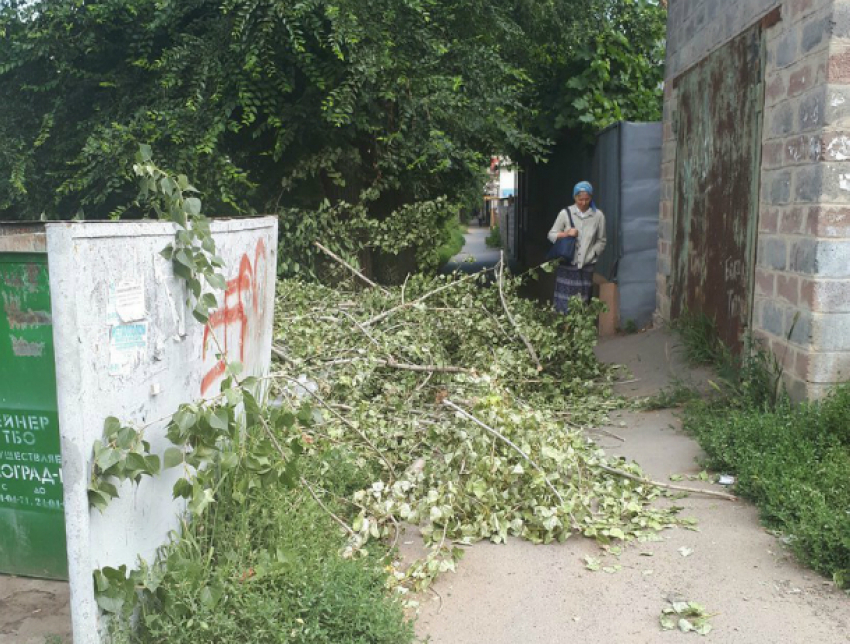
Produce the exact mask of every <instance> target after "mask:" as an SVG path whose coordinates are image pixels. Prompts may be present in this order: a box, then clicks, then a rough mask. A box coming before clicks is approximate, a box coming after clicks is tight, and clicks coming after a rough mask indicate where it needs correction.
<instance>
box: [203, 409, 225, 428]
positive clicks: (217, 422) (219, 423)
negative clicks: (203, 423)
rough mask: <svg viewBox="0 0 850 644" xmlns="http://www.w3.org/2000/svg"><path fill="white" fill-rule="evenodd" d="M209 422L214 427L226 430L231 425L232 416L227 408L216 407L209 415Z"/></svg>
mask: <svg viewBox="0 0 850 644" xmlns="http://www.w3.org/2000/svg"><path fill="white" fill-rule="evenodd" d="M207 422H208V423H209V424H210V427H212V428H213V429H217V430H219V431H225V430H227V428H228V426H229V425H230V417H229V416H228V413H227V410H226V409H216V410H214V411H213V412H212V413H210V414H209V416H207Z"/></svg>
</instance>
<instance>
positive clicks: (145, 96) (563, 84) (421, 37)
mask: <svg viewBox="0 0 850 644" xmlns="http://www.w3.org/2000/svg"><path fill="white" fill-rule="evenodd" d="M663 19H664V10H663V9H662V8H660V7H659V6H658V5H657V4H656V3H654V2H653V1H652V0H590V2H587V1H585V2H578V1H577V0H548V1H544V2H541V1H539V0H375V1H373V2H367V3H364V2H360V1H358V0H298V1H291V0H223V1H222V0H216V1H212V0H182V1H181V2H175V1H173V0H40V1H37V2H30V1H22V0H5V1H4V2H0V82H2V84H3V87H4V92H3V95H2V96H1V97H0V139H2V140H3V146H2V149H0V217H2V218H4V219H9V218H11V219H33V218H38V217H39V216H42V215H43V216H45V217H47V218H70V217H73V216H75V215H76V216H85V217H96V218H102V217H105V216H107V215H108V214H112V215H114V216H118V215H123V216H134V215H135V216H140V213H139V212H137V211H136V212H134V211H133V209H132V207H128V204H131V203H132V201H133V197H134V195H135V190H134V185H133V184H134V181H133V173H132V165H133V159H134V156H135V154H136V152H137V150H138V146H139V144H140V143H145V144H149V145H150V146H151V147H152V149H153V153H154V158H156V159H157V161H158V163H160V164H161V165H162V167H164V168H168V169H169V171H171V172H173V173H175V174H178V173H179V174H186V175H188V176H191V177H193V179H194V182H195V184H196V185H197V186H198V188H199V189H200V190H201V192H202V194H203V198H204V202H205V204H207V205H208V211H209V212H211V213H216V214H219V215H228V214H242V213H252V212H268V211H273V212H281V213H282V221H283V226H282V229H283V232H284V242H285V243H286V244H287V245H288V247H290V248H291V249H292V252H290V253H289V257H290V258H292V262H291V263H292V266H290V267H289V268H288V269H287V271H288V272H290V273H298V272H303V271H304V270H306V268H307V266H306V265H305V264H304V263H303V257H302V254H299V253H298V252H297V250H298V249H299V248H304V247H306V246H308V245H309V243H310V242H312V241H313V240H314V239H315V238H316V237H315V235H317V234H319V235H320V236H322V237H324V238H325V239H326V241H329V242H331V243H332V244H336V242H337V241H339V242H340V243H339V244H336V245H337V246H338V247H339V248H340V249H341V250H356V249H359V248H362V247H363V246H364V245H365V246H372V247H377V248H382V249H383V250H386V251H390V252H398V251H399V250H402V249H404V248H405V247H406V248H409V249H410V250H411V251H412V252H414V253H416V254H417V256H418V259H419V260H420V263H421V262H422V261H423V260H427V251H428V249H433V248H435V247H436V246H438V245H439V244H440V243H441V242H442V241H443V240H442V239H440V238H439V237H440V235H439V234H438V233H437V232H436V231H440V230H442V229H443V228H444V226H443V223H444V222H445V221H446V220H447V219H448V218H449V217H451V216H453V215H454V214H455V213H456V211H457V209H458V208H459V207H460V205H461V204H462V203H463V202H464V200H465V199H466V198H467V195H468V194H469V193H470V191H476V190H480V184H481V182H482V181H481V169H482V168H483V167H484V166H485V161H486V159H487V158H488V157H489V155H490V154H491V153H493V152H504V153H508V154H516V155H520V154H522V155H524V156H526V157H542V156H545V153H546V140H547V137H551V136H552V135H553V134H554V133H556V132H557V130H558V129H563V128H580V129H582V130H584V131H586V132H592V131H593V130H594V129H596V128H597V127H599V126H600V125H606V124H607V123H608V122H610V121H613V120H616V119H617V118H621V117H622V118H655V117H657V114H658V109H659V100H658V99H659V96H658V94H659V89H658V86H659V81H660V78H661V68H660V53H659V52H660V47H662V40H661V39H662V35H663ZM128 210H129V211H128ZM308 220H309V221H308ZM420 220H421V225H419V226H417V235H416V236H415V237H414V236H413V235H411V234H409V233H408V234H407V239H405V240H402V241H399V240H398V239H397V237H398V236H399V235H402V236H403V235H404V234H405V231H409V230H411V224H413V223H414V222H417V221H420ZM308 235H311V236H312V237H310V238H308V237H307V236H308ZM376 236H377V237H380V238H381V239H384V240H387V239H389V240H390V241H389V242H387V241H384V242H376V241H374V239H375V237H376ZM411 237H414V238H413V239H411ZM382 243H383V244H384V245H383V246H381V244H382ZM426 263H427V261H426Z"/></svg>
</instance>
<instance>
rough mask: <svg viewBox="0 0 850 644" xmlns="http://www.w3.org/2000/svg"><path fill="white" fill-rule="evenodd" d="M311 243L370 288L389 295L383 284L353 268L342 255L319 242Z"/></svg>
mask: <svg viewBox="0 0 850 644" xmlns="http://www.w3.org/2000/svg"><path fill="white" fill-rule="evenodd" d="M313 243H314V244H315V245H316V248H318V249H319V250H320V251H322V252H323V253H325V254H326V255H328V256H329V257H330V258H331V259H333V260H336V261H337V262H339V263H340V264H342V265H343V266H345V268H347V269H348V270H349V271H351V272H352V273H354V274H355V275H356V276H357V277H359V278H360V279H361V280H363V281H364V282H366V283H367V284H368V285H369V286H371V287H372V288H377V289H380V290H381V291H383V292H384V294H385V295H389V294H390V292H389V291H388V290H387V289H385V288H384V287H383V286H381V285H379V284H376V283H375V282H373V281H372V280H370V279H369V278H368V277H366V276H365V275H364V274H363V273H361V272H360V271H358V270H357V269H356V268H354V267H353V266H352V265H351V264H349V263H348V262H346V261H345V260H344V259H343V258H342V257H340V256H339V255H337V254H336V253H334V252H333V251H332V250H329V249H327V248H325V247H324V246H322V245H321V244H320V243H319V242H313Z"/></svg>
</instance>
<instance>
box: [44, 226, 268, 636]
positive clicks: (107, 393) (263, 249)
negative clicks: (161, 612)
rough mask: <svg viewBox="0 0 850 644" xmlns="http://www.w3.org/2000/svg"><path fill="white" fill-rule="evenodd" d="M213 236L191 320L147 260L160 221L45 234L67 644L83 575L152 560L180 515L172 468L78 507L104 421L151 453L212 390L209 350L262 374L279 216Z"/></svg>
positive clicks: (219, 371) (159, 269)
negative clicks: (133, 434)
mask: <svg viewBox="0 0 850 644" xmlns="http://www.w3.org/2000/svg"><path fill="white" fill-rule="evenodd" d="M212 231H213V236H214V238H215V240H216V244H217V253H218V254H219V255H220V256H221V257H222V258H223V259H224V260H225V262H226V266H227V268H226V269H225V271H224V274H225V277H226V278H227V280H228V284H227V292H226V293H219V294H218V303H219V308H218V309H217V310H216V311H214V312H213V314H212V316H211V317H210V320H209V324H207V325H202V324H200V323H199V322H197V321H196V320H195V319H194V318H193V317H192V315H191V309H190V308H189V307H188V306H187V305H186V297H187V290H186V287H185V283H184V282H183V281H182V280H180V279H177V278H175V277H174V275H173V273H172V270H171V265H170V262H168V261H166V260H165V259H163V258H162V257H161V255H160V254H159V253H160V251H161V250H162V249H163V248H164V247H165V246H166V245H167V244H168V243H169V242H170V241H171V240H172V239H173V236H174V227H173V226H171V225H170V224H165V223H159V222H155V223H154V222H144V223H142V222H139V223H132V222H122V223H103V224H91V223H87V224H76V223H63V224H48V226H47V243H48V256H49V258H50V271H51V290H52V292H53V293H54V294H55V297H54V335H55V343H56V347H57V351H56V372H57V381H58V400H59V410H60V411H59V415H60V426H61V427H62V454H63V460H64V464H65V505H66V516H67V535H68V555H69V561H68V566H69V574H70V578H71V602H72V617H73V620H74V641H75V643H76V644H88V643H90V642H91V643H93V642H98V641H99V636H98V617H97V607H96V605H95V602H94V596H93V587H92V576H91V575H92V570H94V569H97V568H102V567H104V566H115V567H117V566H120V565H122V564H126V565H127V566H128V568H136V567H138V559H139V558H140V557H141V558H142V559H144V560H146V561H148V562H152V561H153V560H154V557H155V554H156V549H157V548H158V547H159V546H160V545H162V544H164V543H166V542H167V540H168V535H169V533H170V532H171V531H172V530H176V529H178V527H179V521H178V517H179V515H180V513H181V512H182V510H183V508H184V505H183V503H182V502H176V501H174V500H173V499H172V487H173V484H174V482H175V480H176V479H177V477H178V476H179V475H180V472H179V471H178V468H175V469H173V470H167V471H165V472H163V473H161V474H160V475H158V476H156V477H153V478H146V479H143V480H142V482H141V483H140V484H138V485H135V484H132V483H130V482H127V483H124V484H123V485H120V486H119V488H118V489H119V493H120V498H118V499H114V500H113V501H112V502H111V503H110V504H109V506H108V507H107V508H106V510H105V511H104V512H103V513H100V512H98V511H96V510H90V509H89V506H88V500H87V493H86V490H87V485H88V480H89V475H90V461H91V454H92V446H93V443H94V441H95V440H97V439H99V438H100V437H101V435H102V433H103V422H104V419H105V418H107V417H108V416H116V417H118V418H120V419H121V420H122V421H125V422H132V423H134V424H135V425H136V426H139V427H141V426H147V427H146V429H145V439H146V440H147V441H149V442H150V444H151V449H152V452H153V453H155V454H159V455H160V456H161V455H162V454H163V452H164V451H165V449H166V448H167V447H169V446H170V443H169V442H168V440H167V439H166V437H165V431H164V430H165V422H164V420H163V419H167V418H168V417H170V415H171V414H173V413H174V412H175V411H176V410H177V408H178V406H179V405H180V404H182V403H185V402H191V401H193V400H197V399H199V398H201V397H211V396H214V395H215V394H217V393H218V391H219V385H220V382H221V379H222V376H223V371H224V362H223V361H222V360H220V359H219V353H220V350H219V346H220V347H221V349H223V350H224V351H225V352H226V354H227V356H228V357H229V359H230V360H235V361H240V362H242V363H243V365H244V368H245V370H244V372H243V373H245V374H252V375H263V374H264V373H266V372H267V371H268V369H269V366H270V360H271V340H272V316H273V309H274V287H275V276H276V271H275V267H276V265H277V262H276V251H277V220H276V219H275V218H271V217H266V218H259V219H247V220H228V221H216V222H214V223H213V224H212Z"/></svg>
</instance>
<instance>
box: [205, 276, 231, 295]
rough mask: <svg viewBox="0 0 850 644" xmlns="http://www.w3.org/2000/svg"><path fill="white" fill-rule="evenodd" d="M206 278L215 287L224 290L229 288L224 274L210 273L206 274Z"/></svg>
mask: <svg viewBox="0 0 850 644" xmlns="http://www.w3.org/2000/svg"><path fill="white" fill-rule="evenodd" d="M206 278H207V284H209V285H210V286H211V287H212V288H214V289H217V290H219V291H223V290H224V289H226V288H227V280H225V279H224V276H222V275H220V274H218V273H210V274H208V275H207V276H206Z"/></svg>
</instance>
